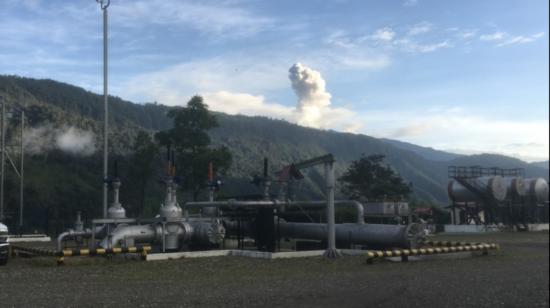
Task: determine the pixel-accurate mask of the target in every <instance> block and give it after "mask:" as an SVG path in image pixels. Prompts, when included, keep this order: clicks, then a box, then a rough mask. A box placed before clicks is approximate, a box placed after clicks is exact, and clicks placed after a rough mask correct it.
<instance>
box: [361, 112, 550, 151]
mask: <svg viewBox="0 0 550 308" xmlns="http://www.w3.org/2000/svg"><path fill="white" fill-rule="evenodd" d="M359 116H360V117H361V118H363V119H364V120H365V123H366V126H365V129H364V130H363V131H364V132H365V133H367V134H369V135H374V136H377V137H387V138H397V139H400V140H403V141H407V142H412V143H415V144H419V145H425V146H431V147H434V148H437V149H447V150H448V149H452V150H453V151H464V152H468V151H469V152H470V153H474V152H475V153H500V154H504V155H510V156H515V157H519V158H523V159H529V160H536V159H539V160H541V158H542V159H548V151H549V141H548V140H549V135H548V129H549V123H548V120H503V119H495V118H490V117H481V116H477V115H472V114H469V113H468V112H466V111H464V110H461V109H455V108H449V109H446V110H443V109H433V110H408V111H395V110H371V111H369V112H368V113H365V114H364V115H359ZM534 158H536V159H534Z"/></svg>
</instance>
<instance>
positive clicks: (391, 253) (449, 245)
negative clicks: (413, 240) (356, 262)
mask: <svg viewBox="0 0 550 308" xmlns="http://www.w3.org/2000/svg"><path fill="white" fill-rule="evenodd" d="M461 244H466V245H457V242H437V243H435V242H432V243H431V245H433V246H426V247H422V248H418V249H400V250H385V251H383V250H371V251H368V252H367V264H372V263H373V260H374V259H380V258H390V257H401V261H403V262H406V261H408V259H409V256H420V255H435V254H448V253H457V252H468V251H481V252H482V253H483V254H484V255H487V254H488V251H489V250H498V249H500V247H499V246H498V245H497V244H485V243H461Z"/></svg>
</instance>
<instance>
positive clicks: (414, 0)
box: [403, 0, 418, 7]
mask: <svg viewBox="0 0 550 308" xmlns="http://www.w3.org/2000/svg"><path fill="white" fill-rule="evenodd" d="M417 4H418V0H405V2H403V6H409V7H410V6H416V5H417Z"/></svg>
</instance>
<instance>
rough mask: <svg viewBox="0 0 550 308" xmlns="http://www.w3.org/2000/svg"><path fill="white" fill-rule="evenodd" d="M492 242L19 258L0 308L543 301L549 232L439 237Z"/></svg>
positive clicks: (3, 282)
mask: <svg viewBox="0 0 550 308" xmlns="http://www.w3.org/2000/svg"><path fill="white" fill-rule="evenodd" d="M434 239H436V240H439V239H444V240H456V241H476V242H495V243H499V244H500V245H501V251H499V252H497V253H492V254H491V255H489V256H473V257H467V258H440V259H431V260H423V261H418V262H412V261H411V262H408V263H401V262H391V261H378V262H375V263H374V264H372V265H367V264H366V262H365V258H364V257H343V258H339V259H337V260H326V259H323V258H303V259H291V260H260V259H249V258H242V257H225V258H203V259H181V260H172V261H156V262H143V261H138V260H123V259H113V260H107V259H104V258H90V257H81V258H72V259H68V260H67V261H66V265H65V266H56V265H55V260H54V259H53V258H32V259H25V258H16V259H11V260H10V263H9V264H8V265H7V266H5V267H0V307H12V306H15V307H40V306H44V307H77V306H78V307H92V306H93V307H101V306H119V307H122V306H137V307H151V306H164V307H172V306H178V307H179V306H188V307H195V306H201V307H260V306H261V307H272V306H279V307H280V306H282V307H548V306H549V291H548V286H549V285H548V279H549V260H548V257H549V253H548V250H549V245H548V242H549V236H548V232H538V233H500V234H480V235H468V236H452V235H447V236H436V237H434Z"/></svg>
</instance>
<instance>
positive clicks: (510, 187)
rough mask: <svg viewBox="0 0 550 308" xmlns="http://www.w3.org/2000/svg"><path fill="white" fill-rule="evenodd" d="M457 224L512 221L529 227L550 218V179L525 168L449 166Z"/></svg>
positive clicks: (485, 223) (514, 223) (510, 223)
mask: <svg viewBox="0 0 550 308" xmlns="http://www.w3.org/2000/svg"><path fill="white" fill-rule="evenodd" d="M448 174H449V178H450V179H451V180H450V181H449V185H448V187H447V191H448V196H449V199H450V200H451V201H452V204H451V206H450V208H451V209H452V211H451V214H452V218H453V224H476V225H477V224H484V225H489V224H491V225H497V224H499V225H508V226H514V227H516V228H517V229H518V230H527V229H528V227H527V224H529V223H541V222H542V223H544V222H548V183H547V182H546V180H545V179H542V178H524V171H523V169H519V168H516V169H501V168H496V167H492V168H484V167H480V166H470V167H456V166H450V167H449V169H448Z"/></svg>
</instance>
